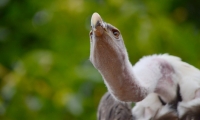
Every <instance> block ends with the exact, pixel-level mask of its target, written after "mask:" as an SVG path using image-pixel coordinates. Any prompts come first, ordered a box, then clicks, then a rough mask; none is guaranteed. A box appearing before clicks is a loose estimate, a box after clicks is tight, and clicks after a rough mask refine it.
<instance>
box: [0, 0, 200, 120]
mask: <svg viewBox="0 0 200 120" xmlns="http://www.w3.org/2000/svg"><path fill="white" fill-rule="evenodd" d="M93 12H98V13H99V14H100V15H101V16H102V17H103V19H104V20H105V21H106V22H108V23H111V24H113V25H114V26H116V27H117V28H119V29H120V30H121V33H122V34H123V38H124V40H125V44H126V47H127V50H128V52H129V56H130V60H131V62H132V63H133V64H134V63H135V62H137V61H138V60H139V59H140V58H141V57H142V56H144V55H150V54H155V53H157V54H159V53H169V54H172V55H176V56H179V57H181V58H182V59H183V60H184V61H187V62H188V63H190V64H192V65H194V66H196V67H198V68H200V54H199V52H200V31H199V28H200V1H198V0H162V1H161V0H160V1H159V0H127V1H123V0H0V119H1V120H95V119H96V112H97V107H98V103H99V100H100V98H101V96H102V95H103V94H104V93H105V92H106V91H107V90H106V87H105V85H104V83H103V81H102V78H101V76H100V74H99V73H98V71H97V70H96V69H94V67H93V66H92V64H91V63H90V61H89V52H90V50H89V48H90V45H89V31H90V18H91V15H92V13H93Z"/></svg>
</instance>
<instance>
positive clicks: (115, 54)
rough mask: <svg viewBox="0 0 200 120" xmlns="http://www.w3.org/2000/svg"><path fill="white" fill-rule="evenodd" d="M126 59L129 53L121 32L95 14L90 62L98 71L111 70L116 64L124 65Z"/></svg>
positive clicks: (93, 17)
mask: <svg viewBox="0 0 200 120" xmlns="http://www.w3.org/2000/svg"><path fill="white" fill-rule="evenodd" d="M125 57H127V52H126V48H125V46H124V42H123V38H122V35H121V33H120V31H119V30H118V29H117V28H116V27H114V26H112V25H111V24H108V23H106V22H104V21H103V20H102V18H101V17H100V15H99V14H98V13H94V14H93V15H92V18H91V31H90V61H91V62H92V63H93V65H94V66H95V67H96V68H97V69H98V70H105V69H110V70H111V69H112V68H113V67H115V65H116V64H118V65H119V66H120V63H122V64H123V63H124V62H125ZM113 69H115V68H113Z"/></svg>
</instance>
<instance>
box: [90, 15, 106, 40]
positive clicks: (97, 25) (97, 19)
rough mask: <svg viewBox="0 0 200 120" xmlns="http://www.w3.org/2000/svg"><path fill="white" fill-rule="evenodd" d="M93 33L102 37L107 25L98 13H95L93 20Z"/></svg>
mask: <svg viewBox="0 0 200 120" xmlns="http://www.w3.org/2000/svg"><path fill="white" fill-rule="evenodd" d="M91 27H92V31H93V33H94V34H95V35H96V36H101V35H102V34H103V32H104V28H105V23H104V22H103V20H102V18H101V16H100V15H99V14H98V13H93V15H92V18H91Z"/></svg>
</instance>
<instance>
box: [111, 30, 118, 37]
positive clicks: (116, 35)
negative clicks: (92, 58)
mask: <svg viewBox="0 0 200 120" xmlns="http://www.w3.org/2000/svg"><path fill="white" fill-rule="evenodd" d="M112 33H113V35H114V36H115V37H116V38H118V37H119V34H120V33H119V31H118V30H116V29H113V30H112Z"/></svg>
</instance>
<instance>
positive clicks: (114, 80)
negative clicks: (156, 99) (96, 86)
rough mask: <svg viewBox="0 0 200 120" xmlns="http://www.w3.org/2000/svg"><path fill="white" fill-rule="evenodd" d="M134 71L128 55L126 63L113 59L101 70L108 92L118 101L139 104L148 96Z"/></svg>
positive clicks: (125, 59) (125, 58)
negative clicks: (138, 102)
mask: <svg viewBox="0 0 200 120" xmlns="http://www.w3.org/2000/svg"><path fill="white" fill-rule="evenodd" d="M132 69H133V68H132V64H131V63H130V62H129V59H128V55H125V57H124V61H117V59H113V61H110V62H109V64H107V65H104V68H102V69H100V70H99V71H100V73H101V74H102V76H103V78H104V81H105V83H106V86H107V87H108V90H109V91H110V92H111V94H113V95H114V96H115V97H116V98H117V99H118V100H121V101H127V102H130V101H134V102H137V101H140V100H142V99H143V98H144V97H145V96H146V95H147V92H146V90H145V89H144V88H142V87H141V85H139V82H138V80H137V78H136V77H135V75H134V73H133V70H132Z"/></svg>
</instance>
